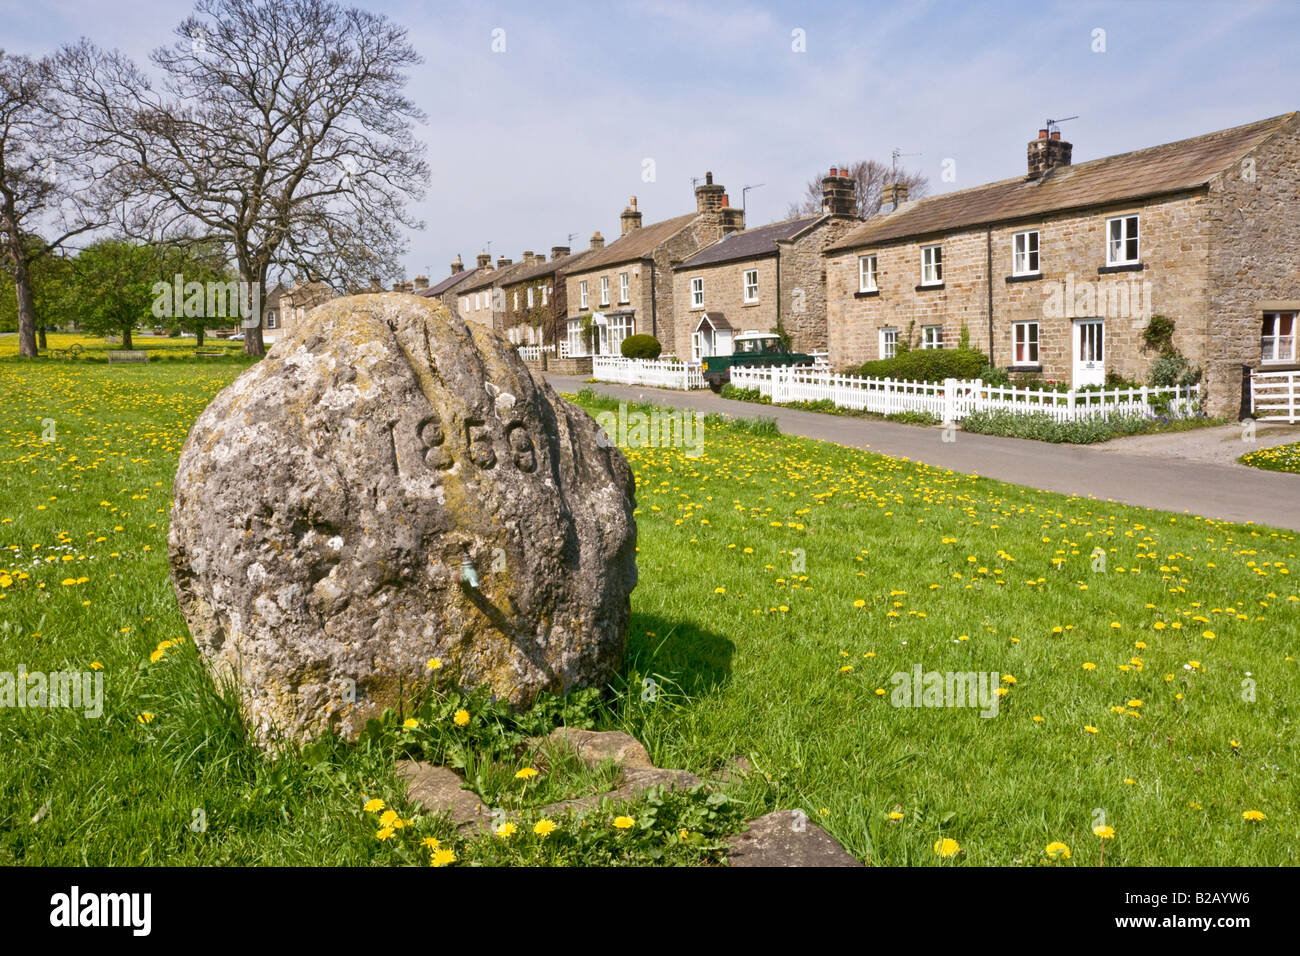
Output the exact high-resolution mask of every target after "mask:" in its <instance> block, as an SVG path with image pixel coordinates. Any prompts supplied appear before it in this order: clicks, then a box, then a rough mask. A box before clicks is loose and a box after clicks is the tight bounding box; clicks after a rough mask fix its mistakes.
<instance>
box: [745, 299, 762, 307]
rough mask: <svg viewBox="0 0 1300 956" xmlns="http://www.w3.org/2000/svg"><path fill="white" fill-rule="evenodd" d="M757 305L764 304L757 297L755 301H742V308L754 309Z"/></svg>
mask: <svg viewBox="0 0 1300 956" xmlns="http://www.w3.org/2000/svg"><path fill="white" fill-rule="evenodd" d="M756 305H762V303H761V302H759V301H758V300H757V299H755V300H754V301H753V302H742V303H740V307H741V308H742V309H752V308H753V307H754V306H756Z"/></svg>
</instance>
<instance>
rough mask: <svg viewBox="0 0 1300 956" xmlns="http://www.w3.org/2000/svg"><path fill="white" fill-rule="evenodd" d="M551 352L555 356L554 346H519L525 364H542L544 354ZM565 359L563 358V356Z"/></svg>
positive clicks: (520, 355)
mask: <svg viewBox="0 0 1300 956" xmlns="http://www.w3.org/2000/svg"><path fill="white" fill-rule="evenodd" d="M544 352H549V353H550V354H551V355H554V354H555V346H554V345H521V346H519V357H520V358H521V359H523V360H524V361H525V362H540V361H541V360H542V353H544ZM561 357H563V356H561Z"/></svg>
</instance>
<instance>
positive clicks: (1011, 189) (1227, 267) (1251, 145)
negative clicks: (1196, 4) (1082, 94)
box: [825, 113, 1300, 415]
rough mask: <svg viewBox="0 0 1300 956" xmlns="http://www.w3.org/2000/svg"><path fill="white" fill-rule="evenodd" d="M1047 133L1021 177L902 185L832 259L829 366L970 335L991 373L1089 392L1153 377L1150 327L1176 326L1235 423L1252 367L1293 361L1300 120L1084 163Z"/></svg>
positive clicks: (1299, 275)
mask: <svg viewBox="0 0 1300 956" xmlns="http://www.w3.org/2000/svg"><path fill="white" fill-rule="evenodd" d="M1072 153H1073V147H1072V145H1071V144H1070V143H1068V142H1066V141H1064V140H1062V139H1061V137H1060V133H1059V132H1058V131H1055V130H1048V129H1042V130H1039V132H1038V136H1037V138H1036V139H1034V140H1031V141H1030V143H1029V147H1028V169H1027V172H1026V174H1025V175H1022V176H1017V177H1015V178H1013V179H1006V180H1002V181H1000V182H996V183H991V184H988V185H985V186H978V187H975V188H973V189H964V190H959V191H956V192H951V193H945V194H943V195H939V196H934V197H930V198H926V199H920V200H916V201H911V202H909V201H908V200H907V196H906V191H905V190H904V189H901V188H891V189H889V190H887V195H886V205H885V206H884V207H882V210H881V213H880V214H878V215H876V216H873V217H871V218H870V219H868V220H867V221H866V222H864V223H863V224H862V225H861V226H859V227H858V228H856V229H854V230H852V231H851V232H849V233H848V234H847V235H846V236H844V238H843V239H841V240H840V241H838V242H836V243H832V244H831V245H830V246H829V247H828V248H827V250H826V253H825V255H826V257H827V296H828V320H829V346H830V360H831V364H832V365H833V366H835V367H837V368H847V367H852V366H856V365H857V364H859V363H861V362H863V361H865V360H868V359H875V358H882V357H888V356H890V355H892V354H894V351H895V350H896V349H897V346H898V343H899V341H900V339H902V338H904V337H906V338H907V339H908V340H909V344H910V345H911V346H912V347H916V348H945V347H949V346H951V345H953V344H955V343H956V342H957V340H958V337H959V336H960V335H961V334H962V330H963V329H965V331H966V333H967V334H968V335H969V337H970V342H971V344H972V345H973V346H974V347H976V348H979V349H981V350H983V351H985V352H987V353H988V354H989V355H990V357H991V359H992V361H993V363H994V364H995V365H997V366H1000V367H1003V368H1007V369H1009V370H1011V371H1013V372H1024V373H1032V374H1035V375H1041V376H1042V377H1043V378H1046V379H1049V380H1056V381H1065V382H1069V383H1072V384H1074V385H1076V386H1082V385H1090V384H1098V383H1101V382H1103V381H1104V380H1105V377H1106V375H1107V374H1108V373H1116V374H1118V375H1120V376H1124V377H1126V378H1132V379H1138V380H1142V381H1145V380H1146V379H1147V377H1148V374H1149V371H1150V365H1151V361H1152V360H1153V359H1154V358H1155V354H1154V353H1153V352H1151V351H1150V350H1149V349H1146V348H1145V347H1144V344H1143V338H1142V332H1143V330H1144V329H1145V328H1146V326H1147V324H1148V322H1149V321H1150V318H1151V316H1152V315H1164V316H1167V317H1168V318H1170V319H1173V320H1174V322H1175V324H1176V327H1175V332H1174V344H1175V346H1176V347H1177V348H1178V349H1179V350H1181V351H1182V352H1183V354H1184V355H1186V356H1187V357H1188V359H1189V360H1190V361H1191V362H1192V363H1193V364H1195V365H1199V366H1200V367H1201V368H1202V369H1203V371H1204V375H1205V378H1204V387H1205V388H1206V389H1207V394H1208V411H1209V412H1210V414H1217V415H1236V414H1238V413H1239V411H1240V407H1241V402H1242V380H1243V368H1259V367H1266V368H1287V367H1295V365H1296V362H1295V360H1296V355H1295V323H1296V313H1297V310H1300V231H1298V230H1297V229H1296V228H1295V223H1296V220H1297V215H1298V214H1300V114H1297V113H1288V114H1285V115H1283V116H1276V117H1273V118H1271V119H1266V120H1261V121H1259V122H1256V123H1251V124H1248V125H1246V126H1239V127H1235V128H1233V129H1227V130H1221V131H1219V132H1215V133H1210V134H1208V135H1204V136H1197V137H1194V138H1192V139H1187V140H1182V141H1179V142H1175V143H1169V144H1166V145H1163V146H1155V147H1151V148H1148V149H1142V150H1137V151H1135V152H1130V153H1123V154H1120V155H1117V156H1109V157H1105V158H1103V159H1095V160H1091V161H1088V162H1084V163H1078V164H1074V163H1073V162H1072Z"/></svg>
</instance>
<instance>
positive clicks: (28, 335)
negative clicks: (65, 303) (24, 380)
mask: <svg viewBox="0 0 1300 956" xmlns="http://www.w3.org/2000/svg"><path fill="white" fill-rule="evenodd" d="M14 289H15V291H16V292H17V293H18V354H19V355H21V356H23V357H24V358H36V356H37V355H38V354H40V353H39V352H37V350H36V300H35V299H33V298H32V281H31V276H30V275H29V274H28V272H27V263H25V262H23V261H22V260H21V259H19V260H18V262H17V269H16V270H15V273H14Z"/></svg>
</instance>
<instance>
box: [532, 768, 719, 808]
mask: <svg viewBox="0 0 1300 956" xmlns="http://www.w3.org/2000/svg"><path fill="white" fill-rule="evenodd" d="M699 782H700V778H699V777H697V776H695V774H693V773H687V772H686V771H685V770H660V769H658V768H657V767H641V768H633V769H631V770H625V771H623V777H622V779H621V781H620V783H619V785H618V787H617V789H614V790H610V791H608V792H606V793H594V794H592V795H591V796H589V797H578V798H576V799H574V800H561V801H560V802H559V803H552V804H550V805H549V806H546V807H542V809H541V813H542V814H543V815H544V816H554V815H556V814H560V813H564V812H566V811H568V810H573V811H575V812H576V811H583V810H594V809H595V808H596V807H598V806H600V803H601V801H602V800H611V801H618V800H635V799H636V798H637V797H639V796H641V794H643V793H645V792H646V791H647V790H649V789H650V788H651V787H664V788H665V789H668V790H689V789H690V788H691V787H693V786H695V785H696V784H697V783H699Z"/></svg>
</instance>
